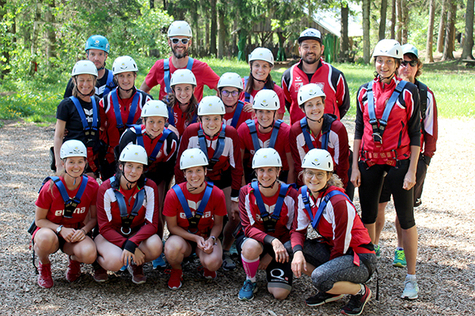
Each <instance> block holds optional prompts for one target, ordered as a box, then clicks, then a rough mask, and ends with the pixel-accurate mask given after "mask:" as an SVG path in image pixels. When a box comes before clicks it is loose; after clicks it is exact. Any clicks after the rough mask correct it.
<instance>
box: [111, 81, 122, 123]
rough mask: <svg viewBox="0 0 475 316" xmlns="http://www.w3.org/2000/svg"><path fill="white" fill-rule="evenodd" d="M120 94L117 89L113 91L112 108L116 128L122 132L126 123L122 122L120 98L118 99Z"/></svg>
mask: <svg viewBox="0 0 475 316" xmlns="http://www.w3.org/2000/svg"><path fill="white" fill-rule="evenodd" d="M118 93H119V91H117V88H115V89H114V90H112V91H111V93H110V95H111V101H112V106H113V108H114V115H115V122H116V127H117V128H118V129H119V130H122V129H123V128H124V122H123V121H122V115H121V114H120V104H119V98H118V96H117V95H118Z"/></svg>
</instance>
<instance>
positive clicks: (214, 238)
mask: <svg viewBox="0 0 475 316" xmlns="http://www.w3.org/2000/svg"><path fill="white" fill-rule="evenodd" d="M209 238H211V239H213V241H214V244H213V245H216V244H217V242H216V237H214V236H209Z"/></svg>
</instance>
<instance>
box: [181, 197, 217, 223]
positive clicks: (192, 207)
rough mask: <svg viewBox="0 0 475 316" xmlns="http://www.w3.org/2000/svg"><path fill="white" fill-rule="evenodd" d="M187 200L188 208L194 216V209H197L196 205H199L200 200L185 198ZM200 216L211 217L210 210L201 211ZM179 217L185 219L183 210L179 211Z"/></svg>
mask: <svg viewBox="0 0 475 316" xmlns="http://www.w3.org/2000/svg"><path fill="white" fill-rule="evenodd" d="M187 202H188V207H189V208H190V211H191V214H192V215H193V216H195V214H196V210H197V209H198V207H200V204H201V201H198V202H195V201H190V200H187ZM201 217H204V218H208V217H211V211H208V212H203V216H201ZM180 218H183V219H186V214H185V212H180Z"/></svg>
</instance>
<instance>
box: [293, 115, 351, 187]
mask: <svg viewBox="0 0 475 316" xmlns="http://www.w3.org/2000/svg"><path fill="white" fill-rule="evenodd" d="M308 133H309V134H310V139H311V141H312V144H313V148H322V133H328V148H327V149H326V150H327V151H328V152H329V153H330V155H331V156H332V158H333V166H334V170H335V172H336V174H337V175H338V177H339V178H340V179H341V181H342V182H343V184H344V186H345V188H346V185H347V184H348V169H349V168H350V162H349V155H350V148H349V145H348V133H347V132H346V128H345V125H343V123H341V122H340V121H338V120H337V119H336V117H335V116H334V115H331V114H324V115H323V125H322V130H321V131H320V133H319V134H318V135H314V134H313V133H312V132H311V131H310V130H309V131H308ZM289 140H290V150H291V152H292V157H293V158H294V163H295V171H296V174H300V172H301V171H302V160H303V158H304V157H305V154H307V153H308V152H309V151H310V149H309V147H308V145H307V143H306V142H305V136H304V134H303V131H302V127H301V126H300V121H298V122H295V123H294V124H293V125H292V128H291V129H290V137H289ZM297 180H298V185H299V186H301V185H303V183H302V180H301V179H297Z"/></svg>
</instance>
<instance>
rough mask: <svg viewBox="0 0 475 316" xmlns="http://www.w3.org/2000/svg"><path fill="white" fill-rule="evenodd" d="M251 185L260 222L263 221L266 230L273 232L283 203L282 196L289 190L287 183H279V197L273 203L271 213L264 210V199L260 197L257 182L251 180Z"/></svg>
mask: <svg viewBox="0 0 475 316" xmlns="http://www.w3.org/2000/svg"><path fill="white" fill-rule="evenodd" d="M251 187H252V189H253V192H254V196H255V197H256V203H257V207H258V209H259V213H260V214H261V218H262V222H263V223H264V227H265V229H266V231H267V232H274V231H275V225H276V224H277V222H278V221H279V219H280V212H281V211H282V205H283V204H284V198H285V197H286V195H287V192H288V190H289V187H290V186H289V185H288V184H285V183H281V185H280V191H279V197H278V198H277V203H275V207H274V212H273V213H272V215H269V213H268V212H267V210H266V207H265V205H264V200H263V199H262V195H261V192H260V191H259V184H258V183H257V181H253V182H251Z"/></svg>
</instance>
